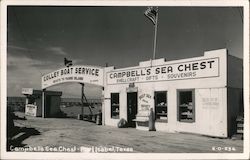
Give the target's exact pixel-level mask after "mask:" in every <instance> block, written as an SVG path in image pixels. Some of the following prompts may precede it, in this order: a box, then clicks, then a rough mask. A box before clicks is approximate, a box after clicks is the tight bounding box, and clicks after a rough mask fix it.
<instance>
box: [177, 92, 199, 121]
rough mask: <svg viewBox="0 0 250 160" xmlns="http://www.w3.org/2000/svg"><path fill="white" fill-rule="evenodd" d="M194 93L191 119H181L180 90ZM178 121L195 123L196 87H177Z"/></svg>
mask: <svg viewBox="0 0 250 160" xmlns="http://www.w3.org/2000/svg"><path fill="white" fill-rule="evenodd" d="M190 91H191V93H192V105H193V106H192V116H193V118H192V119H191V120H188V119H181V115H180V92H190ZM177 121H179V122H184V123H194V122H195V89H194V88H192V89H177Z"/></svg>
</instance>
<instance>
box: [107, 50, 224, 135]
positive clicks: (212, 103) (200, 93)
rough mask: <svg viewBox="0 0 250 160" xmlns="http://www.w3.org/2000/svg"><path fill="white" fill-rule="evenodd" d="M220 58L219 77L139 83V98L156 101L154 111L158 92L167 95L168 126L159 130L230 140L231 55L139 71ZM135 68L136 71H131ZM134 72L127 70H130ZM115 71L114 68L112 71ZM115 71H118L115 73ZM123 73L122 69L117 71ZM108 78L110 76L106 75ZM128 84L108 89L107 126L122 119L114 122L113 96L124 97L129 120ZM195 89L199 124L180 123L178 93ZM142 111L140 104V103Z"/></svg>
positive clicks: (214, 53) (219, 53)
mask: <svg viewBox="0 0 250 160" xmlns="http://www.w3.org/2000/svg"><path fill="white" fill-rule="evenodd" d="M213 57H219V76H218V77H209V78H199V79H185V80H171V81H155V82H142V83H135V87H136V88H138V91H137V92H138V97H140V95H142V94H148V95H150V97H152V100H149V105H150V107H151V108H153V109H154V92H155V91H167V99H168V122H167V123H163V122H161V123H160V122H156V124H155V126H156V130H159V131H167V132H190V133H199V134H204V135H211V136H219V137H227V89H226V84H227V68H226V67H227V62H226V57H227V51H226V50H225V49H222V50H216V51H209V52H205V54H204V56H203V57H195V58H190V59H185V60H176V61H168V62H165V60H164V59H159V60H154V61H152V62H151V61H146V62H140V65H139V66H138V67H148V66H150V65H151V64H152V65H153V66H154V65H156V64H157V65H164V64H169V63H170V64H171V63H181V62H183V61H187V60H188V61H195V60H200V59H204V58H213ZM131 68H135V67H131ZM131 68H125V69H124V68H123V69H120V70H126V69H131ZM110 70H112V68H110ZM113 70H114V69H113ZM115 71H119V69H117V70H115ZM105 75H106V74H105ZM128 87H129V84H128V83H124V84H111V85H106V89H105V92H104V99H105V100H104V106H105V107H103V108H105V112H104V113H105V114H104V115H105V125H110V126H117V123H118V122H119V119H111V112H110V111H111V104H110V94H111V93H120V97H119V98H120V119H121V118H124V119H127V92H126V89H127V88H128ZM179 89H194V92H195V122H193V123H187V122H179V121H178V119H177V90H179ZM138 104H139V105H138V111H139V110H140V101H139V102H138Z"/></svg>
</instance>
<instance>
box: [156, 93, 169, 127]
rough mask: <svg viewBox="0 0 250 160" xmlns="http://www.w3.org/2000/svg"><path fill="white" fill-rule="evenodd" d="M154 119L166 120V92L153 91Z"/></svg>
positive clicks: (158, 120) (157, 120)
mask: <svg viewBox="0 0 250 160" xmlns="http://www.w3.org/2000/svg"><path fill="white" fill-rule="evenodd" d="M155 120H156V122H167V121H168V106H167V92H166V91H161V92H155Z"/></svg>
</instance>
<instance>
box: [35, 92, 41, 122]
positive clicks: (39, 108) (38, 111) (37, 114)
mask: <svg viewBox="0 0 250 160" xmlns="http://www.w3.org/2000/svg"><path fill="white" fill-rule="evenodd" d="M39 96H40V97H39V98H37V99H36V105H37V112H36V116H37V117H42V98H41V97H42V96H41V95H39Z"/></svg>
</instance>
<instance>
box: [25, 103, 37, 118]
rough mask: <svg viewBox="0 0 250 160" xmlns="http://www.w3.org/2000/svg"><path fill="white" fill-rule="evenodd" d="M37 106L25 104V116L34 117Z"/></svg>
mask: <svg viewBox="0 0 250 160" xmlns="http://www.w3.org/2000/svg"><path fill="white" fill-rule="evenodd" d="M36 112H37V106H36V105H33V104H26V106H25V115H28V116H34V117H36Z"/></svg>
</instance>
